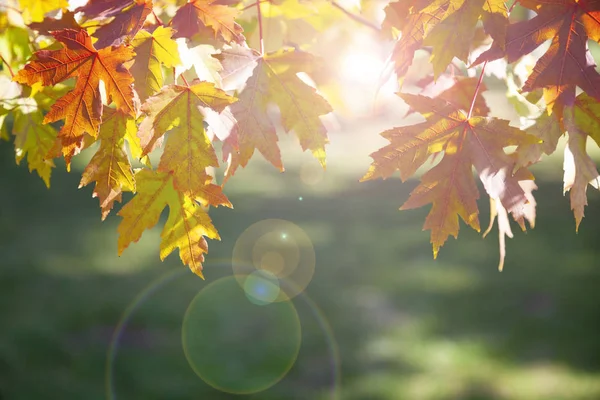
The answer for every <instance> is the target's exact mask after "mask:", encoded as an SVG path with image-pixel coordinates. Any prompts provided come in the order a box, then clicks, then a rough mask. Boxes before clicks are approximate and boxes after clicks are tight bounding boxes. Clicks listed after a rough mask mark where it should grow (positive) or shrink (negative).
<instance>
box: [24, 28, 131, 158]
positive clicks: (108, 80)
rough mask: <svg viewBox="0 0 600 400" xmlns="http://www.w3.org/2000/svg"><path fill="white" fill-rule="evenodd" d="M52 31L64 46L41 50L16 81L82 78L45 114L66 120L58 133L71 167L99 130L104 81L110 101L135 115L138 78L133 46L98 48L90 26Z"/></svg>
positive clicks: (49, 82)
mask: <svg viewBox="0 0 600 400" xmlns="http://www.w3.org/2000/svg"><path fill="white" fill-rule="evenodd" d="M52 35H53V36H54V38H55V39H56V40H58V41H59V42H61V43H62V44H63V46H64V47H63V48H62V49H60V50H40V51H38V52H36V53H35V54H34V59H33V60H32V61H30V62H29V63H28V64H27V65H25V67H24V69H22V70H21V71H19V73H18V74H17V75H16V76H15V77H14V80H15V81H17V82H19V83H23V84H27V85H33V84H34V83H41V84H42V85H44V86H49V85H54V84H57V83H59V82H62V81H64V80H66V79H69V78H77V82H76V84H75V88H74V89H73V90H71V91H70V92H69V93H67V94H66V95H65V96H63V97H61V98H60V99H59V100H58V101H57V102H56V103H54V104H53V105H52V107H51V108H50V111H49V112H48V114H46V116H45V117H44V123H49V122H55V121H58V120H61V119H64V120H65V123H64V126H63V127H62V129H61V130H60V132H59V133H58V137H59V138H60V140H61V144H62V153H63V155H64V157H65V160H66V162H67V167H68V166H69V165H70V161H71V158H72V157H73V156H74V155H76V154H77V153H79V152H80V151H81V149H82V148H83V145H84V143H83V142H84V138H85V134H88V135H91V136H92V137H96V136H97V134H98V128H99V126H100V123H101V116H102V101H101V97H100V81H102V82H104V86H105V89H106V95H107V101H108V102H109V103H110V102H114V103H115V106H116V108H117V109H118V110H120V111H122V112H124V113H126V114H129V115H132V116H134V115H135V109H134V104H133V89H132V86H131V85H132V83H133V77H132V76H131V74H130V73H129V71H127V69H126V68H125V67H124V66H123V63H124V62H126V61H128V60H130V59H131V58H132V57H133V55H134V52H133V50H131V49H130V48H128V47H113V48H107V49H102V50H100V51H98V50H96V49H95V48H94V46H93V45H92V40H91V38H90V36H89V35H88V34H87V33H86V32H85V31H84V30H73V29H63V30H60V31H55V32H52Z"/></svg>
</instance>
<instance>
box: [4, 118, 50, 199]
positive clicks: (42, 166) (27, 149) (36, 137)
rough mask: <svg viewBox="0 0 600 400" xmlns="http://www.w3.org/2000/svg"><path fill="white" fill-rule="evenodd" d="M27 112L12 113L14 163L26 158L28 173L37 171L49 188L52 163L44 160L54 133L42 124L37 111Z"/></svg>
mask: <svg viewBox="0 0 600 400" xmlns="http://www.w3.org/2000/svg"><path fill="white" fill-rule="evenodd" d="M24 108H27V107H24ZM27 111H29V112H23V111H22V110H20V109H18V110H16V111H15V113H14V117H15V120H14V125H13V129H12V133H13V135H15V150H16V161H17V164H19V163H20V162H21V160H23V159H24V158H25V156H27V164H28V166H29V172H33V171H34V170H35V171H37V173H38V175H39V176H40V178H42V180H43V181H44V183H45V184H46V187H48V188H49V187H50V175H51V173H52V168H54V163H53V162H52V160H47V159H46V154H47V153H48V151H50V149H51V148H52V145H53V144H54V141H55V139H56V131H55V130H54V128H52V127H51V126H49V125H43V124H42V118H43V117H42V113H41V112H40V111H39V110H27Z"/></svg>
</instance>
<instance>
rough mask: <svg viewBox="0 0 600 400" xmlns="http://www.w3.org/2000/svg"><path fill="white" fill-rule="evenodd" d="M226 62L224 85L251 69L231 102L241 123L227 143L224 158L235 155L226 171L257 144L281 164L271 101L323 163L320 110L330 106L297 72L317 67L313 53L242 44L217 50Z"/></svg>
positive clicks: (324, 139) (323, 133)
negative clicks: (265, 49)
mask: <svg viewBox="0 0 600 400" xmlns="http://www.w3.org/2000/svg"><path fill="white" fill-rule="evenodd" d="M215 57H217V58H218V59H219V60H220V61H221V63H222V65H223V68H224V70H223V72H222V75H221V76H222V78H223V85H224V87H227V86H226V85H228V84H229V81H230V80H231V81H236V80H237V81H239V78H240V76H244V77H245V76H247V75H248V74H251V75H250V77H249V78H248V80H247V81H246V83H245V87H244V89H243V90H242V91H241V92H240V93H239V95H238V98H239V100H238V101H237V102H236V103H235V104H233V105H232V106H231V113H232V114H233V116H234V118H235V120H236V121H237V123H235V124H234V125H233V127H232V130H231V134H230V136H229V137H228V139H227V143H226V145H225V146H224V159H228V158H229V157H231V162H230V166H229V169H228V172H227V173H228V176H230V175H233V174H234V173H235V170H236V169H237V167H238V166H240V165H241V166H242V167H244V166H246V165H247V163H248V161H249V160H250V158H251V157H252V155H253V154H254V150H258V151H259V152H260V153H261V154H262V155H263V156H264V157H265V158H266V159H267V160H268V161H269V162H270V163H271V164H273V165H274V166H275V167H276V168H279V169H280V170H283V164H282V162H281V154H280V152H279V147H278V146H277V141H278V139H277V134H276V129H275V125H274V124H273V122H272V121H271V120H270V119H269V116H268V113H267V107H268V106H269V105H270V104H274V105H276V106H277V107H278V108H279V112H280V113H281V123H282V125H283V129H284V130H285V131H286V132H290V131H294V133H295V134H296V136H297V137H298V139H299V141H300V145H301V147H302V149H303V150H310V151H311V152H312V154H313V155H314V156H315V158H317V160H319V162H320V163H321V165H323V167H324V166H325V145H326V144H327V143H328V139H327V130H326V128H325V126H324V125H323V123H322V122H321V120H320V118H319V117H320V116H321V115H325V114H328V113H330V112H331V111H332V109H331V106H330V105H329V103H327V101H326V100H325V99H324V98H323V97H321V96H320V95H319V94H318V93H317V92H316V90H315V89H314V88H313V87H311V86H309V85H307V84H306V83H304V82H303V81H302V80H301V79H300V78H298V76H297V73H299V72H311V71H312V70H314V68H315V67H314V64H315V59H314V57H313V56H312V55H311V54H309V53H305V52H302V51H295V50H280V51H277V52H273V53H269V54H266V55H264V56H262V57H261V56H260V55H259V54H257V53H256V52H254V51H252V50H250V49H248V48H244V47H241V46H238V47H234V48H232V49H228V50H224V51H222V52H221V53H220V54H218V55H216V56H215Z"/></svg>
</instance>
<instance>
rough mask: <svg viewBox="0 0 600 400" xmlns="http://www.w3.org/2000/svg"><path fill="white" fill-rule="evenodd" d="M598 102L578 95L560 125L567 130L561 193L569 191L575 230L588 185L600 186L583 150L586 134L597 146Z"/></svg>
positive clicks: (599, 133) (599, 132)
mask: <svg viewBox="0 0 600 400" xmlns="http://www.w3.org/2000/svg"><path fill="white" fill-rule="evenodd" d="M599 115H600V103H599V102H598V101H596V100H595V99H594V98H592V97H591V96H587V95H585V94H580V95H579V96H577V100H576V102H575V105H574V106H573V107H567V108H566V109H565V115H564V125H565V128H566V130H567V131H568V133H569V140H568V142H567V146H566V147H565V159H564V171H565V175H564V189H563V190H564V192H565V193H566V192H567V191H569V195H570V198H571V209H572V210H573V213H574V215H575V222H576V230H579V224H580V223H581V220H582V219H583V216H584V213H583V210H584V208H585V206H587V195H586V190H587V186H588V184H589V185H591V186H593V187H594V188H595V189H599V188H600V185H599V184H600V176H599V175H598V170H597V169H596V164H595V163H594V161H593V160H592V158H591V157H590V156H589V154H588V153H587V151H586V142H587V138H588V136H589V137H591V138H592V139H593V140H594V141H595V142H596V144H597V145H599V146H600V118H599Z"/></svg>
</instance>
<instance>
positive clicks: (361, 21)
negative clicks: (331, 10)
mask: <svg viewBox="0 0 600 400" xmlns="http://www.w3.org/2000/svg"><path fill="white" fill-rule="evenodd" d="M330 2H331V5H332V6H333V7H335V8H337V9H338V10H340V11H341V12H343V13H344V14H346V16H347V17H349V18H350V19H352V20H354V21H356V22H358V23H359V24H362V25H364V26H367V27H369V28H371V29H373V30H375V31H377V32H380V31H381V28H380V27H379V26H377V25H376V24H374V23H373V22H371V21H369V20H367V19H365V18H363V17H362V16H360V15H358V14H355V13H353V12H351V11H348V10H346V9H345V8H344V7H342V6H341V5H340V4H339V3H338V2H337V1H335V0H331V1H330Z"/></svg>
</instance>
